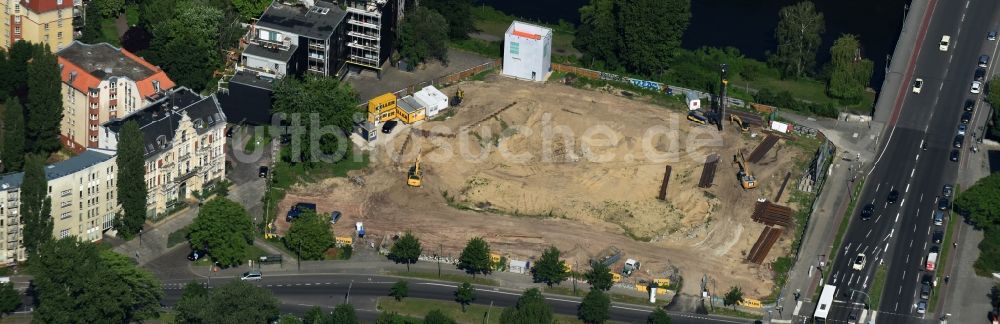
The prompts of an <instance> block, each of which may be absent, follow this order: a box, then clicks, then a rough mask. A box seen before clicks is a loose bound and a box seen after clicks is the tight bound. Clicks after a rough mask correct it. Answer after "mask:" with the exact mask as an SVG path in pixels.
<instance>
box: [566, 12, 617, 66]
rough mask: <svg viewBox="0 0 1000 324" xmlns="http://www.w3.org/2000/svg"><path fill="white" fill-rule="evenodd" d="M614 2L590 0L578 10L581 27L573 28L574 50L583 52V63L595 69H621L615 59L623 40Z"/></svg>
mask: <svg viewBox="0 0 1000 324" xmlns="http://www.w3.org/2000/svg"><path fill="white" fill-rule="evenodd" d="M615 1H616V0H590V4H588V5H585V6H583V7H582V8H580V26H579V27H577V29H576V35H575V36H576V37H575V38H574V39H573V47H575V48H577V49H579V50H580V52H583V60H582V61H583V62H587V63H588V64H589V65H590V66H591V67H594V68H597V69H607V70H617V69H620V68H621V67H622V63H621V60H620V58H619V56H618V53H619V50H620V48H621V47H622V44H621V42H622V40H621V37H619V36H618V31H617V28H618V27H617V20H616V19H615V13H614V8H615Z"/></svg>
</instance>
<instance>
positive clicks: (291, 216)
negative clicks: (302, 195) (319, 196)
mask: <svg viewBox="0 0 1000 324" xmlns="http://www.w3.org/2000/svg"><path fill="white" fill-rule="evenodd" d="M307 209H308V210H312V211H316V204H313V203H305V202H300V203H296V204H295V206H292V209H289V210H288V214H286V215H285V221H288V222H291V221H293V220H295V219H296V218H299V215H301V214H302V212H303V211H305V210H307Z"/></svg>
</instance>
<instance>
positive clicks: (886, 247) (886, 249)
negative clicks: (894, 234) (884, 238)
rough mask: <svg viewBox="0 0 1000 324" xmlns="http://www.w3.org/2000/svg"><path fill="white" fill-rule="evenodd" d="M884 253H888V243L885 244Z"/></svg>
mask: <svg viewBox="0 0 1000 324" xmlns="http://www.w3.org/2000/svg"><path fill="white" fill-rule="evenodd" d="M885 252H886V253H889V242H885Z"/></svg>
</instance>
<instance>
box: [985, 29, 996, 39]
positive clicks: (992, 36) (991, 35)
mask: <svg viewBox="0 0 1000 324" xmlns="http://www.w3.org/2000/svg"><path fill="white" fill-rule="evenodd" d="M986 39H988V40H991V41H995V40H997V31H995V30H991V31H990V32H989V33H987V34H986Z"/></svg>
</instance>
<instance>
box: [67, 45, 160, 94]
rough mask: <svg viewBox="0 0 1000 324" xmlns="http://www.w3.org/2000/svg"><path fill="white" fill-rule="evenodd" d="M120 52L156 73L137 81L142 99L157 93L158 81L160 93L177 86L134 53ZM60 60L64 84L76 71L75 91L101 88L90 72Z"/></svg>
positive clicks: (72, 84)
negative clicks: (155, 82)
mask: <svg viewBox="0 0 1000 324" xmlns="http://www.w3.org/2000/svg"><path fill="white" fill-rule="evenodd" d="M120 52H121V53H122V54H123V55H125V57H128V58H129V59H131V60H133V61H135V62H136V63H139V64H142V66H145V67H147V68H149V69H150V70H153V71H155V73H153V74H152V75H150V76H149V77H147V78H145V79H142V80H136V82H135V84H136V87H138V88H139V95H140V96H141V97H143V98H145V97H149V96H150V95H152V94H154V93H156V87H154V86H153V81H157V82H159V83H160V91H166V90H169V89H172V88H173V87H175V86H176V85H177V84H176V83H174V81H173V80H170V77H168V76H167V73H166V72H163V70H161V69H160V68H159V67H158V66H155V65H153V64H151V63H149V62H147V61H146V60H144V59H142V58H141V57H139V56H136V55H135V54H132V52H129V51H127V50H125V49H120ZM58 58H59V64H61V65H63V69H62V81H63V82H66V83H70V82H69V76H70V73H71V72H73V71H76V78H74V79H73V83H71V84H70V86H72V87H73V88H74V89H76V90H78V91H80V92H83V93H87V92H88V91H89V89H90V88H97V87H98V86H100V84H101V79H99V78H97V77H95V76H94V75H93V74H90V72H89V71H84V70H83V69H82V68H80V66H78V65H76V64H73V62H71V61H69V60H67V59H65V58H63V57H62V56H59V57H58Z"/></svg>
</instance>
